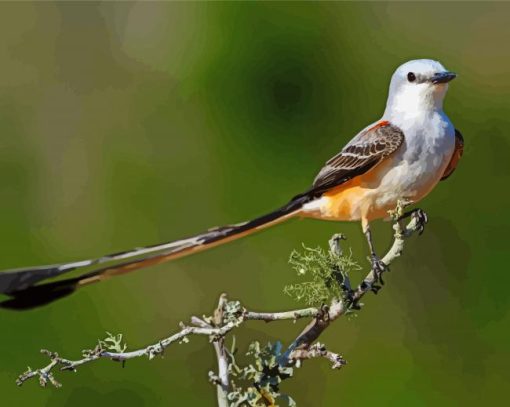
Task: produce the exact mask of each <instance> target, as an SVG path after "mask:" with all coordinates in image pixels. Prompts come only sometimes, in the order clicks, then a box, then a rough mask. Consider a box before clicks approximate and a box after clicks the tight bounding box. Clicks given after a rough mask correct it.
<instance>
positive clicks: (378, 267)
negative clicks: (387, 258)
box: [370, 254, 389, 294]
mask: <svg viewBox="0 0 510 407" xmlns="http://www.w3.org/2000/svg"><path fill="white" fill-rule="evenodd" d="M371 261H372V271H373V272H374V274H375V281H374V282H375V283H377V282H379V283H381V286H383V285H384V281H383V279H382V273H384V272H385V271H389V268H388V266H387V265H386V264H385V263H384V262H383V261H382V260H381V259H380V258H379V257H377V256H376V255H375V254H373V255H372V256H371ZM381 286H378V285H375V284H372V286H371V287H370V289H371V290H372V291H373V292H374V294H377V292H378V291H379V290H380V289H381Z"/></svg>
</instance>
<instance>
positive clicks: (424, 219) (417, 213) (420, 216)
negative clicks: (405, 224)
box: [399, 208, 429, 235]
mask: <svg viewBox="0 0 510 407" xmlns="http://www.w3.org/2000/svg"><path fill="white" fill-rule="evenodd" d="M408 217H411V218H413V219H414V221H415V222H416V230H417V231H418V235H421V234H422V233H423V231H424V230H425V225H426V224H427V223H428V221H429V217H428V216H427V213H426V212H425V211H424V210H423V209H420V208H416V209H413V210H412V211H409V212H406V213H404V214H403V215H402V216H401V217H400V218H399V220H402V219H406V218H408Z"/></svg>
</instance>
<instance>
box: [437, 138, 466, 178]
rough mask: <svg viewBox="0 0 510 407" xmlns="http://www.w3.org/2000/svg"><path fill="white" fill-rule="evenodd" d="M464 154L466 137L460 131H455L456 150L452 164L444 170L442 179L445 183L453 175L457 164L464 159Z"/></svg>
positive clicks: (451, 160)
mask: <svg viewBox="0 0 510 407" xmlns="http://www.w3.org/2000/svg"><path fill="white" fill-rule="evenodd" d="M463 153H464V137H462V134H461V133H460V131H458V130H457V129H455V148H454V150H453V154H452V158H451V159H450V162H449V163H448V166H447V167H446V169H445V170H444V174H443V176H442V177H441V181H444V180H445V179H446V178H448V177H449V176H450V175H452V174H453V172H454V171H455V168H457V164H458V163H459V160H460V158H461V157H462V154H463Z"/></svg>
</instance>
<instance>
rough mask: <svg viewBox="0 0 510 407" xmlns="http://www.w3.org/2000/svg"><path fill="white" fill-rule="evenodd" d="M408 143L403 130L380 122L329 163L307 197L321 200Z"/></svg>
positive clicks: (364, 132) (316, 179) (360, 134)
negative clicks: (325, 194)
mask: <svg viewBox="0 0 510 407" xmlns="http://www.w3.org/2000/svg"><path fill="white" fill-rule="evenodd" d="M404 139H405V137H404V133H403V132H402V130H400V129H399V128H398V127H396V126H394V125H392V124H390V123H389V122H380V123H377V124H376V125H375V126H372V127H370V128H369V129H366V130H363V131H362V132H361V133H359V134H358V135H356V137H354V138H353V139H352V140H351V141H350V142H349V144H347V145H346V146H345V147H344V148H343V149H342V151H341V152H340V153H338V154H337V155H335V156H334V157H333V158H331V159H330V160H329V161H328V162H326V164H325V165H324V167H323V168H322V169H321V170H320V172H319V174H318V175H317V177H316V178H315V180H314V182H313V186H312V188H311V189H310V190H309V191H308V192H307V194H308V195H309V196H314V197H317V196H320V195H322V194H323V193H324V192H326V191H327V190H329V189H331V188H333V187H336V186H338V185H341V184H343V183H344V182H346V181H348V180H350V179H352V178H354V177H356V176H358V175H361V174H364V173H365V172H367V171H368V170H370V169H371V168H373V167H374V166H376V165H377V164H378V163H379V162H380V161H381V160H382V159H383V158H385V157H387V156H389V155H390V154H392V153H394V152H395V151H396V150H397V149H398V148H399V147H400V146H401V145H402V144H403V142H404Z"/></svg>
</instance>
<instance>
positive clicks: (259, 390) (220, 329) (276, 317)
mask: <svg viewBox="0 0 510 407" xmlns="http://www.w3.org/2000/svg"><path fill="white" fill-rule="evenodd" d="M406 206H407V203H406V202H399V204H398V205H397V208H396V209H395V211H392V213H390V215H391V217H392V219H393V221H394V224H393V229H394V235H393V243H392V245H391V247H390V249H389V250H388V252H387V253H386V254H385V256H384V257H383V258H382V261H383V262H384V264H385V265H387V266H389V265H390V264H392V262H393V261H394V260H395V259H396V258H397V257H399V256H400V255H401V253H402V251H403V249H404V240H405V239H406V238H407V237H409V236H410V235H412V234H413V233H414V232H416V231H418V232H420V233H421V232H422V231H423V226H424V222H426V216H425V215H423V216H422V218H421V219H420V218H419V216H413V217H412V218H411V220H410V222H409V223H408V224H407V225H404V224H403V218H404V216H403V215H404V214H403V210H404V208H405V207H406ZM422 214H423V213H422ZM343 239H344V237H343V235H340V234H337V235H334V236H333V237H332V238H331V239H330V241H329V245H330V253H333V254H335V255H336V256H342V248H341V246H340V242H341V241H342V240H343ZM328 267H333V266H326V268H328ZM338 268H340V269H341V268H342V267H341V266H337V265H335V271H339V270H338ZM340 271H341V270H340ZM347 274H348V273H343V274H342V278H343V280H342V281H338V282H337V283H338V284H339V286H340V287H341V290H342V295H341V298H334V299H333V300H332V301H331V302H330V303H329V305H322V306H321V307H319V308H316V307H309V308H303V309H295V310H290V311H283V312H256V311H249V310H247V309H245V308H244V307H242V306H241V304H240V303H239V302H238V301H228V300H227V296H226V294H222V295H221V296H220V298H219V301H218V305H217V307H216V309H215V310H214V312H213V316H211V317H207V316H203V317H201V318H199V317H196V316H192V317H191V321H190V325H185V324H183V323H182V322H181V324H180V330H179V331H178V332H176V333H174V334H172V335H170V336H168V337H166V338H163V339H161V340H160V341H158V342H157V343H154V344H152V345H149V346H146V347H144V348H140V349H138V350H134V351H126V345H123V344H122V335H117V336H114V335H111V334H108V335H109V336H108V338H106V339H105V340H103V341H99V343H98V345H97V346H96V347H95V348H94V349H92V350H84V351H83V352H82V358H81V359H77V360H68V359H64V358H61V357H60V356H59V355H58V353H56V352H50V351H48V350H45V349H43V350H41V352H42V353H43V354H45V355H46V356H48V357H49V359H50V362H49V363H48V365H46V366H45V367H43V368H40V369H37V370H32V369H31V368H30V367H29V368H28V369H27V371H25V372H24V373H22V374H21V375H20V376H19V377H18V378H17V380H16V383H17V385H18V386H21V385H22V384H23V383H24V382H26V381H27V380H29V379H31V378H38V379H39V384H40V385H41V386H43V387H45V386H47V385H48V383H49V384H51V385H53V386H55V387H60V386H61V384H60V383H59V382H58V381H57V380H56V379H55V377H54V376H53V371H54V370H55V369H56V368H57V367H59V368H60V369H59V370H70V371H76V370H77V368H78V367H79V366H81V365H84V364H87V363H90V362H93V361H95V360H99V359H105V358H106V359H110V360H113V361H117V362H119V361H120V362H122V363H125V361H127V360H129V359H133V358H138V357H143V356H147V357H148V358H149V359H153V358H154V357H156V356H158V355H162V354H163V352H164V351H165V349H166V348H167V347H169V346H170V345H171V344H173V343H175V342H179V343H182V342H187V341H188V337H189V336H192V335H198V336H207V337H208V338H209V341H210V342H211V343H212V345H213V347H214V350H215V354H216V358H217V364H218V368H217V369H218V373H214V372H209V379H210V381H211V382H212V383H213V384H214V385H215V386H216V389H217V400H218V405H219V406H220V407H229V406H230V405H231V404H230V400H237V401H236V402H235V403H234V404H232V405H240V404H239V403H240V402H241V401H242V400H245V401H247V400H251V401H250V403H252V402H254V401H253V400H259V399H261V400H262V399H263V400H273V399H274V398H278V397H280V398H282V397H283V398H285V397H287V399H288V400H292V399H290V397H288V396H285V395H282V394H281V393H279V390H278V386H277V385H276V387H274V388H272V387H271V386H272V385H271V383H279V382H280V381H281V380H283V379H286V378H288V377H291V375H292V368H293V367H294V366H295V367H299V366H301V364H302V362H303V361H304V360H308V359H313V358H318V357H321V358H325V359H327V360H329V361H330V362H331V364H332V368H333V369H340V368H341V367H342V366H344V365H345V364H346V363H347V362H346V361H345V360H344V359H343V357H342V356H341V355H339V354H337V353H335V352H332V351H330V350H328V349H327V347H326V346H325V345H324V344H322V343H320V342H318V339H319V337H320V336H321V334H322V333H323V332H324V331H325V330H326V329H327V328H328V327H329V326H330V325H331V323H332V322H333V321H335V320H337V319H338V318H339V317H340V316H342V315H345V314H346V313H348V312H350V311H352V310H357V309H360V307H361V306H362V305H363V304H361V303H360V300H361V299H362V298H363V296H364V295H365V294H366V293H368V292H374V293H377V291H378V290H379V288H380V287H379V286H377V283H378V282H379V281H381V280H380V278H378V276H377V275H376V273H375V272H374V271H373V270H371V271H370V272H368V273H367V275H366V276H365V278H364V279H363V280H362V282H361V283H360V284H359V285H358V286H357V287H356V288H355V289H352V288H351V284H350V281H349V276H348V275H347ZM333 296H337V294H336V293H335V294H333ZM330 298H331V297H330ZM301 318H312V320H311V321H310V323H309V324H308V325H307V326H306V327H305V328H304V329H303V330H302V331H301V333H300V334H299V335H298V336H297V337H296V339H294V341H293V342H292V343H291V344H290V345H289V346H288V348H287V349H286V350H285V352H283V354H282V353H281V352H280V349H281V344H280V343H279V342H278V343H277V344H274V345H271V344H269V345H268V347H267V348H264V349H266V350H264V351H262V350H261V349H262V348H261V347H260V345H259V344H258V342H257V343H256V347H255V348H252V347H250V349H255V350H256V351H253V350H252V351H251V352H252V353H251V354H252V355H253V354H257V355H259V357H262V356H260V355H265V356H264V357H265V358H266V359H264V360H265V362H264V363H266V364H267V366H266V367H267V369H266V370H267V372H266V371H265V370H260V371H255V370H253V369H254V368H253V366H252V365H249V366H248V367H245V368H243V369H241V368H240V367H239V366H238V365H237V364H236V362H235V357H234V350H232V351H229V350H227V349H226V348H225V336H226V335H227V334H228V333H230V332H231V331H232V330H233V329H234V328H236V327H239V326H240V325H242V324H243V323H245V322H246V321H264V322H272V321H283V320H292V321H296V320H297V319H301ZM251 346H253V343H252V345H251ZM233 348H234V345H233ZM267 349H269V351H268V350H267ZM264 352H265V353H264ZM267 352H269V354H268V353H267ZM268 357H269V359H268ZM258 362H259V364H260V363H261V360H259V361H258ZM275 366H276V367H277V368H275ZM271 372H272V373H271ZM243 374H244V375H245V376H244V380H246V378H247V377H248V378H252V379H253V378H254V377H258V379H257V381H258V380H261V381H264V380H265V383H266V384H265V385H264V386H262V387H261V386H260V383H258V382H257V383H255V384H254V386H252V387H249V388H248V390H247V391H246V392H245V393H242V392H240V388H239V387H238V386H236V384H235V381H232V380H231V378H230V377H229V375H233V376H237V377H241V378H242V377H243ZM259 375H262V376H260V377H259ZM264 375H265V376H264ZM271 375H274V377H273V376H271ZM250 380H251V379H250ZM253 380H255V379H253ZM268 383H269V384H268ZM267 386H269V387H267ZM229 397H233V398H229ZM239 400H241V401H239ZM272 402H273V401H272ZM272 402H271V403H272ZM250 405H255V404H250ZM257 405H258V404H257ZM266 405H267V403H266ZM271 405H272V404H271Z"/></svg>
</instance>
